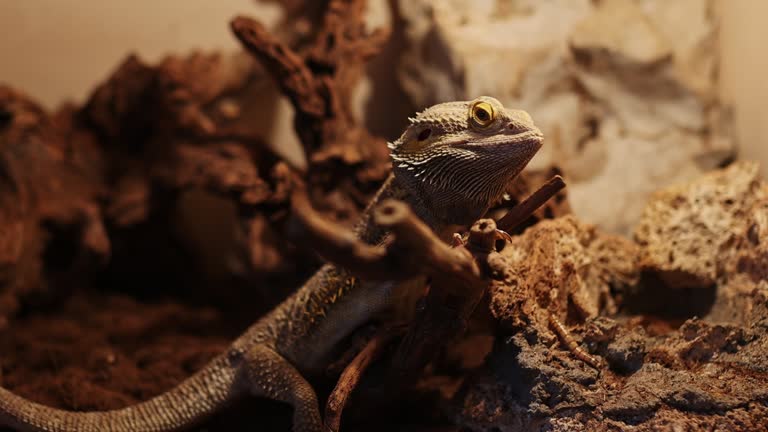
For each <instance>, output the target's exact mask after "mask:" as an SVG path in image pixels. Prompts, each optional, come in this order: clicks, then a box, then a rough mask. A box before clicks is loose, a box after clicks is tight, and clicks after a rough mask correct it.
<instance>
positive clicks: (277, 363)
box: [241, 344, 323, 432]
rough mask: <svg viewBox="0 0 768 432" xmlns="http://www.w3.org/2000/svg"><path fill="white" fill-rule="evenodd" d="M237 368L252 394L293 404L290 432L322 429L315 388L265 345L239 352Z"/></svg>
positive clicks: (309, 431)
mask: <svg viewBox="0 0 768 432" xmlns="http://www.w3.org/2000/svg"><path fill="white" fill-rule="evenodd" d="M241 367H242V368H243V369H242V370H243V372H244V374H245V377H246V378H247V379H248V385H249V387H250V390H251V392H252V393H253V394H254V395H255V396H262V397H267V398H270V399H274V400H277V401H281V402H286V403H289V404H291V405H292V406H293V432H321V431H322V430H323V429H322V428H323V426H322V425H323V422H322V419H321V417H320V408H319V406H318V403H317V396H316V395H315V391H314V390H313V389H312V386H310V385H309V383H308V382H307V380H305V379H304V377H303V376H301V374H300V373H299V371H298V370H296V368H295V367H293V365H291V364H290V363H289V362H288V360H286V359H285V358H283V356H281V355H280V354H278V353H277V352H275V351H274V350H273V349H272V348H270V347H268V346H265V345H261V344H258V345H254V346H252V347H251V348H250V349H248V350H247V351H246V352H245V353H243V364H242V366H241Z"/></svg>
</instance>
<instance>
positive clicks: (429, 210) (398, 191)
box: [355, 174, 486, 244]
mask: <svg viewBox="0 0 768 432" xmlns="http://www.w3.org/2000/svg"><path fill="white" fill-rule="evenodd" d="M409 186H411V185H408V184H406V183H404V181H403V180H401V179H400V178H398V177H397V176H396V175H395V174H390V175H389V177H387V179H386V180H385V181H384V183H383V184H382V185H381V188H379V191H378V192H377V193H376V195H374V197H373V199H372V200H371V202H370V203H369V204H368V206H367V207H366V208H365V211H364V212H363V214H362V216H361V218H360V221H359V222H358V224H357V225H356V226H355V235H357V236H358V237H359V238H360V239H361V240H363V241H364V242H366V243H368V244H379V243H381V242H382V241H383V240H384V238H386V236H387V234H388V232H387V230H385V229H383V228H381V227H379V226H377V225H376V224H374V223H373V216H372V214H373V209H374V208H375V207H376V206H377V205H379V204H381V203H382V202H383V201H384V200H386V199H389V198H393V199H397V200H400V201H403V202H405V203H406V204H408V205H409V206H410V208H411V210H412V211H413V212H414V213H415V214H416V216H418V217H419V219H421V220H422V221H424V223H426V224H427V226H429V227H430V228H432V230H433V231H434V232H435V233H437V235H438V236H439V237H440V238H443V239H446V240H447V239H448V238H450V236H451V235H452V234H453V233H454V232H456V231H459V230H460V228H461V225H460V224H452V223H449V222H447V221H446V220H447V217H446V216H448V215H451V214H452V213H451V212H450V210H445V209H442V208H441V209H440V211H438V212H436V211H434V210H433V209H437V207H435V206H434V202H433V201H437V202H441V201H442V200H441V199H437V200H430V199H423V198H419V197H418V196H417V195H416V194H414V193H412V192H410V191H411V190H412V189H411V188H410V187H409ZM446 202H449V201H446ZM444 210H445V211H444ZM485 210H486V209H483V210H482V211H483V212H485ZM443 213H445V216H443ZM473 213H474V211H473ZM475 219H477V218H475ZM475 219H471V221H470V222H474V220H475Z"/></svg>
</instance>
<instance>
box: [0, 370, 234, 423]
mask: <svg viewBox="0 0 768 432" xmlns="http://www.w3.org/2000/svg"><path fill="white" fill-rule="evenodd" d="M236 373H237V371H236V370H235V369H234V368H232V367H231V366H230V364H229V361H228V359H227V357H226V355H220V356H218V357H216V358H215V359H213V360H212V361H211V363H209V364H208V365H207V366H206V367H205V368H203V369H202V370H200V371H199V372H197V373H196V374H195V375H193V376H191V377H189V378H188V379H186V380H185V381H183V382H182V383H181V384H179V385H178V386H176V387H175V388H173V389H171V390H170V391H168V392H165V393H163V394H161V395H158V396H156V397H154V398H152V399H150V400H148V401H146V402H141V403H138V404H136V405H132V406H129V407H126V408H122V409H117V410H112V411H93V412H75V411H64V410H60V409H55V408H50V407H47V406H45V405H40V404H37V403H35V402H32V401H29V400H26V399H24V398H22V397H20V396H17V395H15V394H13V393H11V392H10V391H8V390H5V389H3V388H0V424H3V425H7V426H10V427H12V428H15V429H17V430H19V431H21V432H33V431H34V432H169V431H177V430H181V429H185V428H188V427H189V426H191V425H193V424H195V423H197V422H199V421H201V420H203V419H204V418H205V417H207V416H208V415H209V414H212V413H213V412H214V411H216V410H217V409H218V408H219V407H221V406H223V405H225V404H227V403H228V402H229V401H230V400H231V399H232V398H233V397H235V396H236V394H237V392H238V389H236V388H235V375H236Z"/></svg>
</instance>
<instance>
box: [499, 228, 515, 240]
mask: <svg viewBox="0 0 768 432" xmlns="http://www.w3.org/2000/svg"><path fill="white" fill-rule="evenodd" d="M496 235H497V236H498V237H499V238H500V239H502V240H504V241H506V242H507V243H511V242H512V236H511V235H509V233H508V232H506V231H504V230H500V229H498V228H497V229H496Z"/></svg>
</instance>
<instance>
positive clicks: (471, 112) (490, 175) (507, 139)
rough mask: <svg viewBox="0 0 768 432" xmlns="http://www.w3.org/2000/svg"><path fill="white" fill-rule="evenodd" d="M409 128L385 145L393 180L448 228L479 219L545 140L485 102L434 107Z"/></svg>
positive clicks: (518, 116) (524, 116)
mask: <svg viewBox="0 0 768 432" xmlns="http://www.w3.org/2000/svg"><path fill="white" fill-rule="evenodd" d="M410 123H411V124H410V125H409V126H408V128H407V129H406V130H405V132H404V133H403V135H402V136H400V138H399V139H397V141H395V142H393V143H390V144H389V147H390V149H391V155H392V159H393V165H394V168H393V170H394V174H395V179H396V180H397V181H398V182H399V183H400V184H402V185H403V187H405V189H406V190H407V191H408V192H409V193H411V194H413V196H414V197H415V198H416V200H418V201H419V202H420V203H421V204H422V205H423V207H424V208H426V209H427V210H428V211H429V212H430V213H431V215H430V216H432V217H435V218H437V219H438V220H440V221H441V222H444V223H449V224H459V225H466V224H469V223H472V222H473V221H474V220H475V219H477V218H480V217H482V215H483V214H484V213H485V212H486V211H487V210H488V208H489V207H490V206H491V205H493V204H495V203H496V202H498V201H499V200H500V199H501V197H502V195H503V193H504V190H505V188H506V186H508V185H509V183H510V181H511V180H512V179H514V178H515V177H516V176H517V175H518V174H519V173H520V171H522V170H523V168H524V167H525V166H526V165H527V164H528V162H529V161H530V160H531V158H533V156H534V155H535V154H536V152H537V151H538V150H539V148H540V147H541V143H542V139H543V135H542V133H541V131H540V130H539V129H538V128H537V127H536V126H535V125H534V124H533V120H532V119H531V116H530V115H528V113H526V112H525V111H520V110H513V109H507V108H505V107H504V106H503V105H502V104H501V102H499V101H498V100H496V99H494V98H492V97H487V96H482V97H479V98H477V99H474V100H471V101H462V102H447V103H441V104H437V105H434V106H432V107H430V108H427V109H425V110H424V111H422V112H420V113H418V114H417V115H416V117H415V118H412V119H410Z"/></svg>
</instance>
